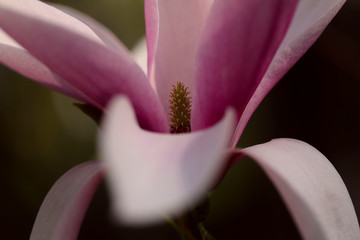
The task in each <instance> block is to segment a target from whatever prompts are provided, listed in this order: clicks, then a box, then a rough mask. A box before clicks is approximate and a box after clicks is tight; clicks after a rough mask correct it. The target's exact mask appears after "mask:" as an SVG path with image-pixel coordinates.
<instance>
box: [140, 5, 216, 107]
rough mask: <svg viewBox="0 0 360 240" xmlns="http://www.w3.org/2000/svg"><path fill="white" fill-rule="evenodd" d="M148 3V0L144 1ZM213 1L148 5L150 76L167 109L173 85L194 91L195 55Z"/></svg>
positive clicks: (147, 26) (147, 25)
mask: <svg viewBox="0 0 360 240" xmlns="http://www.w3.org/2000/svg"><path fill="white" fill-rule="evenodd" d="M145 2H147V1H145ZM213 2H214V1H213V0H171V1H169V0H157V1H154V0H152V1H148V2H147V3H145V4H146V5H145V7H146V8H145V10H146V28H147V38H148V53H149V66H148V67H149V68H148V77H149V78H150V81H151V84H152V85H153V86H154V87H155V89H156V91H157V93H158V95H159V97H160V100H161V102H162V104H163V106H164V108H165V109H166V110H167V109H168V106H169V93H170V91H171V88H172V85H176V82H182V83H184V84H185V86H187V87H189V90H190V95H191V94H192V92H193V91H192V89H193V79H194V71H195V66H194V64H195V52H196V49H197V47H198V42H199V40H200V35H201V32H202V30H203V26H204V24H205V21H206V18H207V15H208V12H209V9H210V7H211V5H212V4H213Z"/></svg>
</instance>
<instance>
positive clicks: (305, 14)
mask: <svg viewBox="0 0 360 240" xmlns="http://www.w3.org/2000/svg"><path fill="white" fill-rule="evenodd" d="M344 3H345V0H316V1H313V0H301V1H300V3H299V6H298V8H297V10H296V13H295V16H294V19H293V21H292V23H291V25H290V27H289V30H288V32H287V33H286V36H285V38H284V41H283V42H282V43H281V45H280V47H279V49H278V51H277V52H276V55H275V57H274V59H273V61H272V62H271V64H270V66H269V68H268V70H267V72H266V74H265V76H264V77H263V79H262V80H261V82H260V84H259V86H258V88H257V89H256V91H255V93H254V94H253V96H252V97H251V99H250V101H249V103H248V105H247V106H246V109H245V111H244V113H243V114H242V116H241V119H240V122H239V124H238V127H237V131H236V134H235V136H234V140H233V145H234V146H235V145H236V143H237V141H238V140H239V138H240V136H241V133H242V132H243V130H244V128H245V126H246V124H247V122H248V121H249V119H250V117H251V115H252V114H253V112H254V111H255V109H256V108H257V107H258V105H259V104H260V102H261V101H262V100H263V99H264V97H265V96H266V94H267V93H268V92H269V91H270V90H271V89H272V87H273V86H274V85H275V84H276V83H277V82H278V81H279V80H280V79H281V78H282V77H283V76H284V74H285V73H286V72H287V71H288V70H289V69H290V68H291V67H292V66H293V65H294V64H295V63H296V61H297V60H298V59H299V58H300V57H301V56H302V55H303V54H304V53H305V52H306V51H307V50H308V49H309V48H310V46H311V45H312V44H313V43H314V42H315V41H316V39H317V38H318V37H319V36H320V34H321V33H322V31H323V30H324V29H325V27H326V26H327V25H328V23H329V22H330V21H331V19H332V18H333V17H334V16H335V15H336V13H337V12H338V11H339V10H340V8H341V7H342V5H343V4H344Z"/></svg>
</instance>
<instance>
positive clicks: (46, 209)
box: [30, 161, 104, 240]
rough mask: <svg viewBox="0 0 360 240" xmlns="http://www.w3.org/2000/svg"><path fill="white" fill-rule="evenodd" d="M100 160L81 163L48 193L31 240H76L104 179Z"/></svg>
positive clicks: (58, 181)
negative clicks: (88, 209) (94, 196)
mask: <svg viewBox="0 0 360 240" xmlns="http://www.w3.org/2000/svg"><path fill="white" fill-rule="evenodd" d="M103 175H104V173H103V168H102V167H101V165H100V163H99V162H95V161H93V162H86V163H83V164H80V165H78V166H76V167H74V168H72V169H71V170H70V171H68V172H67V173H66V174H64V175H63V176H62V177H61V178H60V179H59V180H57V182H56V183H55V184H54V186H53V187H52V188H51V189H50V191H49V193H48V194H47V195H46V198H45V199H44V201H43V203H42V205H41V207H40V210H39V212H38V214H37V216H36V220H35V223H34V226H33V229H32V232H31V236H30V240H49V239H52V240H64V239H66V240H75V239H77V236H78V233H79V230H80V226H81V223H82V220H83V218H84V216H85V213H86V210H87V208H88V206H89V204H90V201H91V199H92V197H93V195H94V193H95V191H96V189H97V187H98V185H99V183H100V182H101V180H102V179H103Z"/></svg>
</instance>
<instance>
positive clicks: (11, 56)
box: [0, 29, 90, 102]
mask: <svg viewBox="0 0 360 240" xmlns="http://www.w3.org/2000/svg"><path fill="white" fill-rule="evenodd" d="M0 62H1V63H2V64H4V65H6V66H7V67H9V68H11V69H13V70H14V71H17V72H19V73H20V74H22V75H24V76H26V77H28V78H31V79H33V80H34V81H36V82H38V83H40V84H42V85H45V86H47V87H49V88H51V89H54V90H56V91H58V92H61V93H63V94H66V95H69V96H71V97H74V98H77V99H79V100H81V101H87V102H90V100H89V99H88V98H87V97H86V96H84V95H83V94H82V93H81V92H80V91H79V90H77V89H75V88H74V87H73V86H71V85H69V84H68V83H67V82H65V81H64V80H62V79H61V78H60V77H59V76H57V75H56V74H55V73H53V72H51V71H50V70H49V69H48V68H47V67H46V66H45V65H44V64H42V63H41V62H39V61H38V60H37V59H35V58H34V57H32V56H31V55H30V54H29V53H28V52H27V51H26V50H25V49H23V48H22V47H21V46H20V45H19V44H17V43H16V42H15V41H14V40H13V39H12V38H10V37H9V36H8V35H7V34H6V33H5V32H3V31H2V30H1V29H0Z"/></svg>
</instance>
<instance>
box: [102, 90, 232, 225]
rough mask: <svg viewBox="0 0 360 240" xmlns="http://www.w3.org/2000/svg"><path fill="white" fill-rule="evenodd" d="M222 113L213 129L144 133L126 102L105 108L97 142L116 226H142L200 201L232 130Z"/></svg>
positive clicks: (120, 100)
mask: <svg viewBox="0 0 360 240" xmlns="http://www.w3.org/2000/svg"><path fill="white" fill-rule="evenodd" d="M234 121H235V113H234V112H233V111H232V110H228V111H227V112H226V115H225V116H224V118H223V119H222V120H221V121H220V122H219V123H218V124H216V125H215V126H213V127H211V128H208V129H206V130H204V131H198V132H195V133H188V134H174V135H172V134H160V133H153V132H148V131H144V130H142V129H140V128H139V126H138V124H137V123H136V119H135V116H134V111H133V109H132V107H131V105H130V103H129V101H128V100H127V99H126V98H123V97H119V98H118V99H116V100H114V102H113V103H112V104H111V105H110V107H109V111H108V115H107V116H106V118H105V122H104V124H103V125H102V126H103V132H102V133H101V138H100V150H101V153H102V158H103V160H104V162H105V167H106V169H107V170H108V171H109V175H108V178H107V180H108V183H109V186H110V192H111V195H112V205H113V208H114V212H115V213H116V216H117V217H118V219H119V220H120V221H123V222H125V223H129V224H145V223H151V222H154V221H160V220H162V219H163V215H171V216H172V215H173V214H177V213H180V212H182V211H184V210H186V209H187V208H188V207H190V206H191V205H192V204H195V203H196V201H198V200H200V198H201V197H204V195H205V194H206V192H207V191H208V190H209V189H210V188H211V187H212V186H213V184H214V183H215V182H216V181H217V180H218V177H219V175H220V174H221V173H222V170H223V168H224V167H225V166H224V164H226V162H225V159H226V158H225V148H226V147H227V146H228V143H229V140H230V139H231V136H232V130H233V127H234V125H233V124H234Z"/></svg>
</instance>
